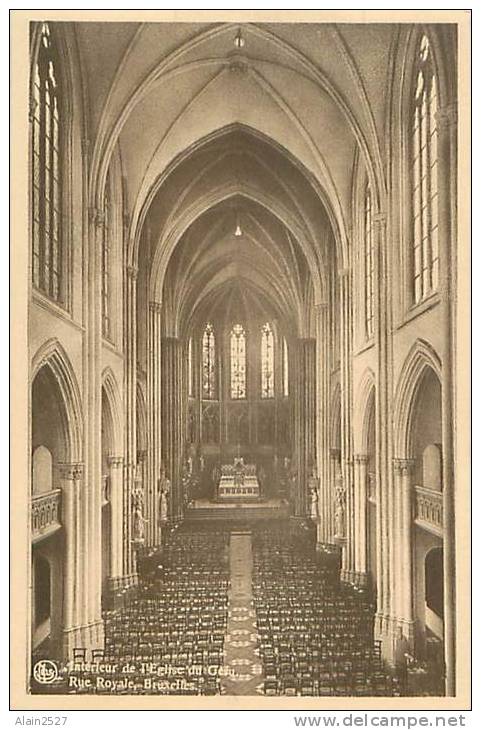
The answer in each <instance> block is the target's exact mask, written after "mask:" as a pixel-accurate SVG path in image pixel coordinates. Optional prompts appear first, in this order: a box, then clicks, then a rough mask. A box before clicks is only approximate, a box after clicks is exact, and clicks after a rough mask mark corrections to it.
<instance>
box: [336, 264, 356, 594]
mask: <svg viewBox="0 0 481 730" xmlns="http://www.w3.org/2000/svg"><path fill="white" fill-rule="evenodd" d="M339 281H340V304H341V326H340V329H341V468H342V481H343V485H344V489H345V498H346V543H345V548H344V551H343V564H342V574H341V577H342V579H343V580H346V581H350V580H351V579H352V576H353V573H354V473H353V472H354V469H353V466H354V463H353V438H352V402H353V395H352V272H351V270H350V269H344V270H343V271H341V272H340V275H339Z"/></svg>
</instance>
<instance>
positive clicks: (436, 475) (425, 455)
mask: <svg viewBox="0 0 481 730" xmlns="http://www.w3.org/2000/svg"><path fill="white" fill-rule="evenodd" d="M415 392H416V395H415V400H414V403H413V405H412V422H411V454H412V457H413V471H412V480H413V502H414V508H413V514H414V533H413V534H414V541H413V565H414V613H415V619H416V625H417V631H416V652H417V653H418V654H419V655H421V656H425V655H426V654H427V653H429V652H431V654H433V653H434V654H439V653H441V654H442V646H440V645H441V643H442V641H443V608H442V596H443V581H444V577H443V563H442V554H443V550H442V547H443V535H442V519H441V515H442V468H441V464H442V446H441V443H442V431H441V427H442V420H441V419H442V413H441V383H440V380H439V377H438V375H437V374H436V373H435V372H434V370H433V369H432V368H431V367H428V366H427V367H425V369H424V371H423V372H422V373H421V375H420V379H419V383H418V386H417V388H416V391H415ZM428 599H429V602H428ZM440 602H441V605H440ZM436 647H437V648H436Z"/></svg>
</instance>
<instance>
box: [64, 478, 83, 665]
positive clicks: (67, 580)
mask: <svg viewBox="0 0 481 730" xmlns="http://www.w3.org/2000/svg"><path fill="white" fill-rule="evenodd" d="M59 472H60V479H61V486H62V524H63V528H64V531H65V561H64V566H65V567H64V590H63V632H64V637H63V655H64V656H65V657H71V654H72V649H73V647H74V646H78V643H77V642H78V640H79V625H80V624H81V621H82V610H81V609H82V606H81V603H80V601H79V590H78V588H77V586H79V585H80V576H81V574H82V564H81V563H82V555H81V552H80V538H81V534H80V518H81V514H80V499H79V498H80V483H81V480H82V476H83V464H59Z"/></svg>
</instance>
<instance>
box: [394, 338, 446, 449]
mask: <svg viewBox="0 0 481 730" xmlns="http://www.w3.org/2000/svg"><path fill="white" fill-rule="evenodd" d="M427 369H430V370H432V371H433V372H434V373H435V375H436V376H437V378H438V380H439V382H440V384H441V387H442V382H443V381H442V368H441V360H440V358H439V356H438V354H437V353H436V351H435V350H434V348H433V347H431V345H430V344H429V343H427V342H426V341H424V340H421V339H418V340H416V342H415V343H414V345H413V347H412V348H411V351H410V353H409V355H408V356H407V358H406V360H405V362H404V365H403V368H402V370H401V374H400V376H399V380H398V386H397V389H396V397H395V406H394V416H393V426H394V450H395V455H396V457H397V458H400V459H410V458H412V445H411V439H412V427H413V416H414V408H415V403H416V397H417V395H418V391H419V386H420V384H421V383H422V380H423V377H424V375H425V374H426V371H427Z"/></svg>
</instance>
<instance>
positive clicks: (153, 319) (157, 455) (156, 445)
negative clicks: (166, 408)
mask: <svg viewBox="0 0 481 730" xmlns="http://www.w3.org/2000/svg"><path fill="white" fill-rule="evenodd" d="M161 318H162V305H161V304H160V302H150V304H149V331H148V359H147V401H148V423H149V427H148V433H147V443H148V451H147V462H148V480H147V501H146V507H147V509H146V513H147V514H146V517H147V519H148V520H149V521H148V523H147V530H146V536H147V544H148V545H150V546H153V545H159V529H158V528H159V524H158V519H159V478H160V464H161V459H162V455H161V444H162V433H161V422H162V418H163V410H162V402H161V377H160V376H161V341H162V340H161V337H162V336H161Z"/></svg>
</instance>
